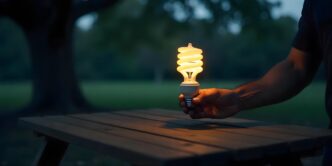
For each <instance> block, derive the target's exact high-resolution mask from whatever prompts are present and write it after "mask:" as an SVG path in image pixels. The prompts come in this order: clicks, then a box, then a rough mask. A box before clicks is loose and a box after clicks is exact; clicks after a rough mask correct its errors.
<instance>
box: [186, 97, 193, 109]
mask: <svg viewBox="0 0 332 166" xmlns="http://www.w3.org/2000/svg"><path fill="white" fill-rule="evenodd" d="M184 102H185V104H186V107H188V108H193V98H185V99H184Z"/></svg>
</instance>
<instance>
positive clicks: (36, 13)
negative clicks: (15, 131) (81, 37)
mask: <svg viewBox="0 0 332 166" xmlns="http://www.w3.org/2000/svg"><path fill="white" fill-rule="evenodd" d="M115 2H116V0H89V1H86V0H12V1H8V0H4V1H1V3H0V9H5V10H2V11H3V12H0V15H6V16H9V17H10V18H12V19H13V20H14V21H15V22H17V24H18V25H20V26H21V28H22V29H23V31H24V33H25V35H26V38H27V42H28V46H29V49H30V50H29V51H30V57H31V63H32V80H33V81H32V82H33V96H32V101H31V103H30V104H29V105H28V106H27V108H25V109H23V110H22V111H21V112H20V115H21V116H22V115H31V114H36V113H37V114H50V113H51V114H53V113H55V114H63V113H72V112H82V111H90V110H91V109H92V108H91V106H90V104H88V102H87V101H86V99H85V98H84V96H83V94H82V92H81V89H80V87H79V84H78V80H77V77H76V75H75V71H74V59H73V30H74V24H75V21H76V19H77V18H78V17H79V16H81V15H83V14H86V13H88V12H92V11H95V10H99V9H103V8H106V7H109V6H111V5H114V4H115Z"/></svg>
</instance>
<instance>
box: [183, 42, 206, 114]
mask: <svg viewBox="0 0 332 166" xmlns="http://www.w3.org/2000/svg"><path fill="white" fill-rule="evenodd" d="M178 51H179V54H178V59H179V60H178V61H177V64H178V65H179V66H178V67H177V71H178V72H180V73H181V74H182V76H183V82H182V83H181V85H180V92H181V93H182V94H183V95H184V98H185V103H186V105H187V107H189V108H190V107H192V98H193V97H195V96H196V95H197V94H198V90H199V83H198V82H197V81H196V76H197V74H198V73H200V72H202V71H203V68H202V66H203V61H202V59H203V55H202V53H203V51H202V50H201V49H199V48H195V47H193V46H192V44H191V43H189V44H188V46H187V47H180V48H178Z"/></svg>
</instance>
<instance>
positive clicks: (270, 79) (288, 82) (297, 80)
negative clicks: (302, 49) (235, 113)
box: [235, 60, 311, 110]
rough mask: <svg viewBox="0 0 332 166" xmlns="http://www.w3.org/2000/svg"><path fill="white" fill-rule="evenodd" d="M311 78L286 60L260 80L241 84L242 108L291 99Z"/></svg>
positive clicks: (237, 91)
mask: <svg viewBox="0 0 332 166" xmlns="http://www.w3.org/2000/svg"><path fill="white" fill-rule="evenodd" d="M310 80H311V79H308V77H307V76H306V73H305V72H304V70H302V69H301V68H298V67H297V66H295V65H294V64H293V63H292V62H291V61H289V60H284V61H282V62H280V63H279V64H277V65H276V66H274V67H273V68H272V69H271V70H270V71H269V72H268V73H267V74H266V75H265V76H264V77H263V78H261V79H260V80H257V81H254V82H251V83H248V84H245V85H242V86H239V87H238V88H236V89H235V92H236V93H237V94H238V96H239V98H240V109H241V110H245V109H251V108H256V107H260V106H265V105H270V104H274V103H278V102H281V101H284V100H286V99H289V98H291V97H293V96H295V95H296V94H297V93H299V92H300V91H301V90H302V89H303V88H304V87H305V86H306V85H307V84H308V83H309V82H310Z"/></svg>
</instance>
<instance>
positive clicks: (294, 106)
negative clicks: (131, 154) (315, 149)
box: [0, 81, 328, 166]
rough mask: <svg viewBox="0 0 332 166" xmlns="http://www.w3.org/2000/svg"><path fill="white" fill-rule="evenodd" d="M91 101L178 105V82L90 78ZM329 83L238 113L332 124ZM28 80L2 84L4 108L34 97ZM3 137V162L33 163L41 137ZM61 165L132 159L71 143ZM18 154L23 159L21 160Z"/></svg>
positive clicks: (19, 132) (0, 165) (116, 105)
mask: <svg viewBox="0 0 332 166" xmlns="http://www.w3.org/2000/svg"><path fill="white" fill-rule="evenodd" d="M240 83H241V82H236V81H233V82H231V81H229V82H214V83H212V82H201V85H202V87H203V88H207V87H219V88H232V87H235V86H236V85H239V84H240ZM82 87H83V91H84V94H85V96H86V97H87V98H88V100H89V101H90V102H91V103H93V104H95V105H97V106H100V107H111V108H113V109H118V110H121V109H140V108H156V107H158V108H167V109H176V110H179V111H180V109H179V107H178V101H177V96H178V87H179V82H175V81H174V82H164V83H162V84H154V83H151V82H91V83H90V82H86V83H83V85H82ZM324 90H325V84H324V83H322V82H314V83H313V84H311V85H310V86H309V87H307V88H306V89H305V90H304V91H303V92H302V93H300V94H299V95H298V96H296V97H294V98H293V99H291V100H289V101H287V102H284V103H282V104H277V105H273V106H268V107H263V108H259V109H255V110H251V111H245V112H242V113H240V114H238V115H237V116H238V117H244V118H249V119H258V120H263V121H269V122H278V123H290V124H300V125H308V126H314V127H322V128H325V127H326V126H327V124H328V118H327V114H326V113H325V110H324ZM30 95H31V87H30V84H29V83H0V110H15V109H18V108H21V107H23V106H24V105H25V104H27V103H28V102H29V100H30ZM4 133H6V134H5V135H3V136H2V137H0V146H1V147H2V150H1V151H0V152H1V153H0V166H5V165H30V163H31V162H32V160H33V158H34V156H35V154H36V153H37V151H38V147H39V144H40V140H38V139H36V138H35V137H34V136H33V135H32V134H31V132H30V131H28V130H24V129H21V128H19V129H15V130H12V131H7V132H4ZM67 154H68V155H66V157H65V160H64V163H63V165H82V166H83V165H128V163H125V162H121V161H118V160H116V159H112V158H110V157H109V156H108V155H104V154H100V153H96V152H94V151H90V150H87V149H85V148H80V147H76V146H73V147H71V148H69V151H68V153H67ZM18 158H19V160H17V159H18Z"/></svg>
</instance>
